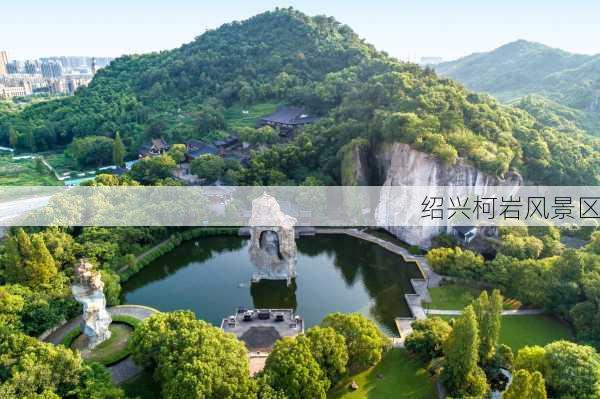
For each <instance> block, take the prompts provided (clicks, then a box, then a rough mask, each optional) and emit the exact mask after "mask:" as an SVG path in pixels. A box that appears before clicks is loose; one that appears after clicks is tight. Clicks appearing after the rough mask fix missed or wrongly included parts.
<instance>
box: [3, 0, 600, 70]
mask: <svg viewBox="0 0 600 399" xmlns="http://www.w3.org/2000/svg"><path fill="white" fill-rule="evenodd" d="M2 3H4V4H2V5H0V14H2V18H1V20H2V23H0V49H6V50H8V52H9V58H11V59H15V58H16V59H25V58H38V57H41V56H48V55H96V56H118V55H121V54H124V53H142V52H148V51H155V50H163V49H171V48H174V47H177V46H179V45H181V44H183V43H186V42H189V41H191V40H193V39H194V37H196V36H198V35H200V34H201V33H202V32H204V31H205V30H206V29H212V28H216V27H218V26H219V25H221V24H223V23H225V22H229V21H232V20H240V19H245V18H248V17H250V16H252V15H254V14H257V13H259V12H262V11H265V10H270V9H273V8H275V7H276V6H280V7H287V6H290V5H291V6H293V7H294V8H297V9H299V10H301V11H303V12H305V13H307V14H310V15H315V14H327V15H331V16H334V17H335V18H336V19H338V20H339V21H341V22H343V23H346V24H348V25H350V26H351V27H352V28H353V29H354V30H355V31H356V32H357V33H358V34H359V35H360V36H362V37H364V38H365V39H366V40H367V41H368V42H370V43H372V44H374V45H375V46H376V47H377V48H378V49H381V50H385V51H387V52H388V53H389V54H391V55H393V56H396V57H399V58H401V59H411V60H413V61H415V60H418V59H419V58H420V57H423V56H439V57H443V58H444V59H446V60H448V59H453V58H457V57H460V56H463V55H466V54H469V53H472V52H475V51H486V50H491V49H493V48H496V47H498V46H500V45H502V44H505V43H507V42H510V41H513V40H516V39H527V40H532V41H538V42H542V43H544V44H547V45H550V46H553V47H559V48H562V49H565V50H568V51H573V52H579V53H587V54H596V53H600V40H599V39H600V1H597V0H562V1H556V0H545V1H542V0H477V1H472V0H412V1H406V0H388V1H384V0H361V1H355V0H345V1H339V0H319V1H315V0H305V1H302V0H298V1H291V0H288V1H271V0H264V1H263V0H261V1H254V0H240V1H237V0H236V1H227V0H221V1H218V0H212V1H202V0H196V1H192V0H168V1H164V0H160V1H159V0H97V1H95V2H91V1H89V0H77V1H73V0H19V1H9V0H2ZM84 3H85V4H84Z"/></svg>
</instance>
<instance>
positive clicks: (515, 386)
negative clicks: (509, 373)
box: [502, 370, 532, 399]
mask: <svg viewBox="0 0 600 399" xmlns="http://www.w3.org/2000/svg"><path fill="white" fill-rule="evenodd" d="M531 388H532V387H531V374H529V371H527V370H519V371H517V372H516V373H515V375H514V376H513V380H512V382H511V383H510V385H509V386H508V389H507V390H506V392H504V394H503V395H502V397H503V398H505V399H521V398H530V397H531V396H530V393H531Z"/></svg>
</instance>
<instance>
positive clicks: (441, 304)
mask: <svg viewBox="0 0 600 399" xmlns="http://www.w3.org/2000/svg"><path fill="white" fill-rule="evenodd" d="M429 293H430V294H431V303H430V304H426V306H427V308H429V309H442V310H462V309H463V308H464V307H465V306H467V305H469V304H470V303H471V302H472V301H473V300H474V299H475V298H476V297H478V296H479V294H480V293H481V289H478V288H474V287H468V286H464V285H460V284H448V285H444V286H441V287H434V288H429ZM520 307H521V303H520V302H519V301H516V300H514V299H510V298H504V305H503V308H504V309H519V308H520Z"/></svg>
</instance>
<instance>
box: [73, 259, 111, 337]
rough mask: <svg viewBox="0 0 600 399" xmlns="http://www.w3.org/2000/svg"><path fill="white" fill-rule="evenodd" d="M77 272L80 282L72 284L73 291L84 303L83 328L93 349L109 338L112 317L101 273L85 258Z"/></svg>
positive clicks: (78, 300)
mask: <svg viewBox="0 0 600 399" xmlns="http://www.w3.org/2000/svg"><path fill="white" fill-rule="evenodd" d="M75 274H76V276H77V278H78V282H77V283H76V284H73V285H72V286H71V291H72V293H73V296H74V297H75V300H76V301H77V302H79V303H81V304H83V321H82V323H81V330H82V331H83V334H84V335H85V336H86V337H87V349H93V348H94V347H96V346H97V345H99V344H100V343H102V342H104V341H106V340H107V339H109V338H110V334H111V333H110V330H109V329H108V327H109V326H110V323H112V318H111V317H110V314H109V313H108V311H107V310H106V298H105V296H104V292H103V290H104V283H103V282H102V280H101V278H100V273H99V272H97V271H95V270H93V266H92V265H91V264H90V263H88V262H86V261H85V260H83V259H82V260H81V261H80V263H79V266H78V267H77V268H76V269H75Z"/></svg>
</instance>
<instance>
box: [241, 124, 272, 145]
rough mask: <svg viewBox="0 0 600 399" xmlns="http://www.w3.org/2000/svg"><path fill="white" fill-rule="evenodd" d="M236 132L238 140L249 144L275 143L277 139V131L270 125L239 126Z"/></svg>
mask: <svg viewBox="0 0 600 399" xmlns="http://www.w3.org/2000/svg"><path fill="white" fill-rule="evenodd" d="M236 132H237V135H238V136H239V138H240V140H242V141H243V142H246V143H249V144H251V145H259V144H265V145H266V144H275V143H276V142H277V141H278V140H279V133H278V132H277V130H275V129H273V128H272V127H271V126H262V127H260V128H258V129H253V128H251V127H241V128H239V129H237V131H236Z"/></svg>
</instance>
